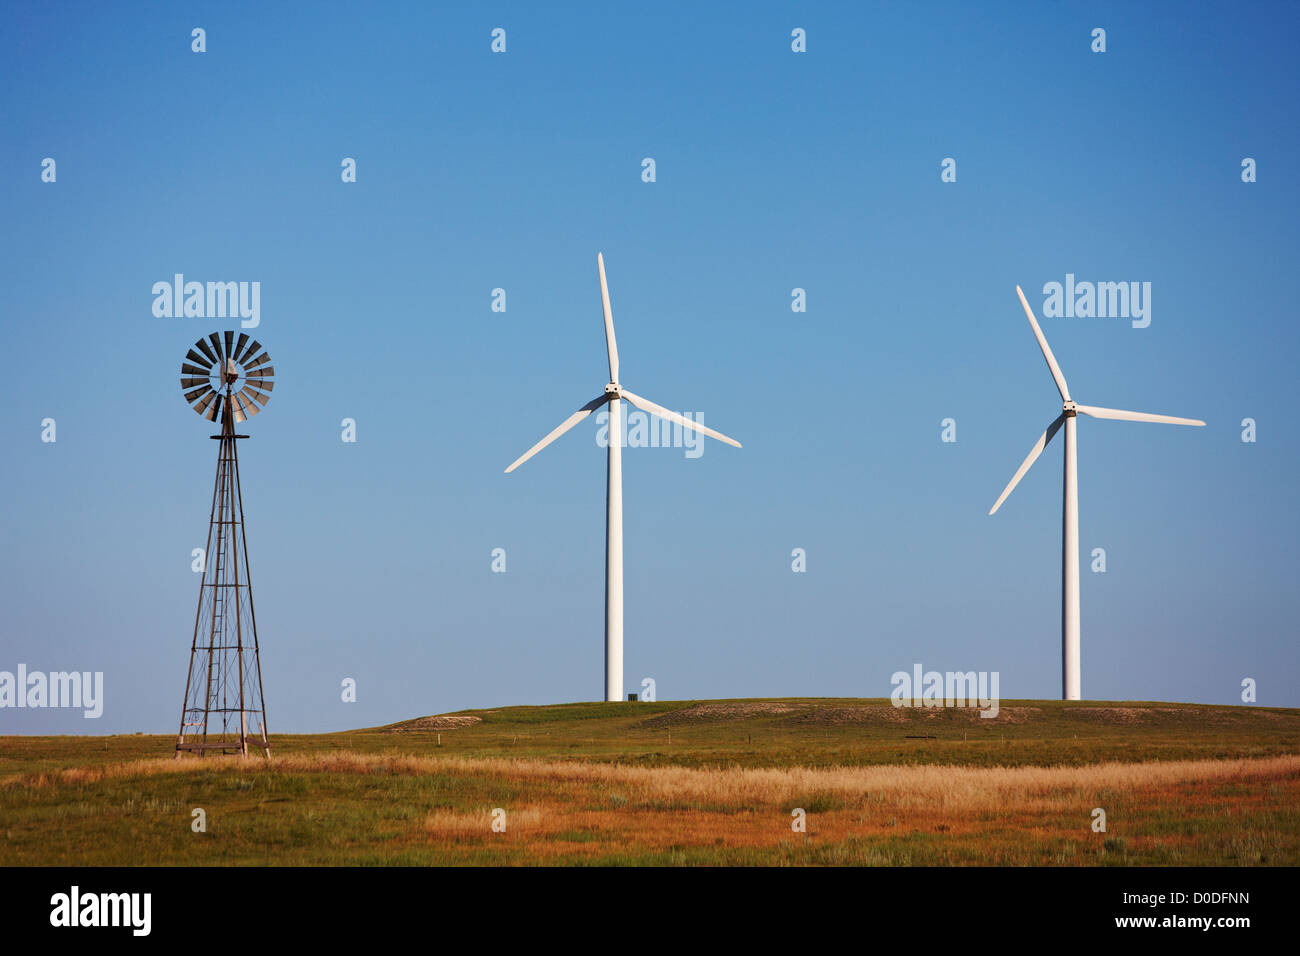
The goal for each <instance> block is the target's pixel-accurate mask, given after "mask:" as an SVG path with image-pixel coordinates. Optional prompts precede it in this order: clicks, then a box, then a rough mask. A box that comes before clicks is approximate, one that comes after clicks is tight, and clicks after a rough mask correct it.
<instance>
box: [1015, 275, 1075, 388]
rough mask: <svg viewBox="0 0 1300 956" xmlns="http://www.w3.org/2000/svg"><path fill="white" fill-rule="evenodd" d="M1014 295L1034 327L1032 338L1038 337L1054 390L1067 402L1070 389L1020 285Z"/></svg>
mask: <svg viewBox="0 0 1300 956" xmlns="http://www.w3.org/2000/svg"><path fill="white" fill-rule="evenodd" d="M1016 295H1018V296H1020V304H1021V305H1023V306H1024V307H1025V315H1026V316H1028V317H1029V324H1030V325H1031V326H1032V327H1033V329H1034V338H1036V339H1038V347H1039V348H1040V349H1042V350H1043V358H1045V359H1047V368H1048V370H1049V371H1050V372H1051V373H1052V378H1053V379H1054V380H1055V382H1056V390H1057V391H1058V392H1060V393H1061V400H1062V401H1066V402H1068V401H1069V400H1070V389H1069V388H1068V387H1067V386H1066V384H1065V376H1064V375H1062V374H1061V366H1059V365H1057V364H1056V356H1055V355H1053V354H1052V347H1051V346H1050V345H1048V344H1047V337H1046V336H1044V335H1043V330H1042V329H1040V328H1039V327H1038V320H1037V319H1035V318H1034V310H1033V309H1031V308H1030V307H1029V303H1028V302H1027V301H1026V300H1025V294H1024V293H1023V292H1021V291H1020V286H1016Z"/></svg>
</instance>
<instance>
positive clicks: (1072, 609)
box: [989, 286, 1205, 700]
mask: <svg viewBox="0 0 1300 956" xmlns="http://www.w3.org/2000/svg"><path fill="white" fill-rule="evenodd" d="M1016 295H1018V296H1020V304H1021V305H1023V306H1024V307H1025V315H1026V316H1028V318H1029V325H1030V327H1031V328H1032V329H1033V330H1034V338H1036V339H1038V347H1039V348H1040V349H1042V350H1043V358H1045V359H1046V360H1047V367H1048V369H1049V370H1051V373H1052V378H1053V379H1054V380H1055V382H1056V390H1057V391H1058V392H1060V393H1061V401H1062V402H1063V403H1064V404H1063V405H1062V406H1061V414H1060V415H1058V416H1057V417H1056V420H1055V421H1053V422H1052V423H1051V424H1050V425H1048V426H1047V431H1045V432H1043V434H1042V435H1040V436H1039V438H1038V441H1037V442H1035V443H1034V447H1033V448H1031V449H1030V450H1029V454H1028V455H1027V456H1026V457H1025V460H1024V461H1023V462H1021V463H1020V467H1019V468H1017V469H1016V473H1015V474H1014V475H1012V476H1011V481H1009V482H1008V483H1007V486H1006V487H1005V488H1004V489H1002V494H1001V495H999V496H998V500H997V501H995V502H994V503H993V507H992V508H990V509H989V514H993V513H994V512H996V511H997V510H998V509H999V508H1001V507H1002V502H1004V501H1006V500H1007V496H1008V495H1009V494H1011V492H1012V489H1014V488H1015V487H1016V485H1017V484H1019V483H1020V479H1021V478H1023V477H1024V476H1025V472H1027V471H1028V470H1029V466H1030V465H1032V464H1033V463H1034V462H1035V461H1037V460H1038V456H1039V455H1041V454H1042V453H1043V449H1044V448H1046V447H1047V445H1048V443H1049V442H1050V441H1051V440H1052V438H1053V437H1054V436H1055V435H1056V433H1057V432H1058V431H1060V430H1061V426H1062V425H1064V426H1065V497H1064V502H1063V511H1064V517H1063V527H1062V535H1061V539H1062V541H1061V546H1062V555H1061V697H1062V699H1063V700H1078V699H1079V694H1080V686H1079V685H1080V681H1079V467H1078V466H1079V459H1078V452H1077V450H1076V448H1075V435H1074V432H1075V424H1074V422H1075V417H1076V416H1077V415H1078V413H1080V412H1082V413H1083V414H1085V415H1089V416H1091V417H1092V418H1111V419H1116V420H1118V421H1123V422H1163V423H1164V424H1166V425H1199V426H1203V425H1204V424H1205V422H1203V421H1201V420H1200V419H1198V418H1175V417H1173V416H1172V415H1151V414H1149V413H1147V412H1126V411H1121V410H1120V409H1117V408H1098V407H1097V406H1095V405H1080V404H1078V403H1077V402H1075V401H1073V400H1072V399H1071V398H1070V389H1069V388H1068V387H1066V384H1065V376H1064V375H1062V374H1061V367H1060V366H1059V365H1057V364H1056V356H1055V355H1053V354H1052V349H1051V346H1049V345H1048V344H1047V339H1046V338H1045V337H1044V336H1043V330H1042V329H1040V328H1039V327H1038V321H1037V320H1036V319H1035V318H1034V310H1033V309H1031V308H1030V307H1029V303H1028V302H1026V301H1025V294H1024V293H1023V292H1021V291H1020V286H1016Z"/></svg>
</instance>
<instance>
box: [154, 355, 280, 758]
mask: <svg viewBox="0 0 1300 956" xmlns="http://www.w3.org/2000/svg"><path fill="white" fill-rule="evenodd" d="M223 338H224V340H223ZM185 358H186V361H185V362H184V363H183V364H182V365H181V376H182V378H181V388H182V389H183V390H184V392H185V401H186V402H188V403H189V404H190V405H191V406H193V408H194V410H195V411H196V412H198V413H199V414H200V415H201V416H203V418H204V419H206V420H207V421H210V422H217V421H219V422H220V423H221V432H220V434H217V435H212V436H210V437H211V438H213V439H215V440H216V441H217V443H218V444H217V479H216V483H215V484H214V485H213V488H212V510H211V512H210V514H209V517H208V543H207V547H206V548H205V549H204V563H203V580H202V581H201V582H200V584H199V605H198V610H196V611H195V612H194V639H193V641H192V642H191V644H190V670H189V676H188V678H187V679H186V682H185V700H184V703H183V704H182V707H181V727H180V732H179V733H178V734H177V736H176V756H177V757H180V755H181V752H182V751H190V752H193V753H196V754H198V755H199V756H200V757H202V756H203V755H204V754H205V753H207V752H208V751H210V750H212V751H220V752H221V753H237V754H239V755H240V756H241V757H246V756H248V748H249V746H250V744H251V745H252V746H254V747H260V748H261V749H262V750H263V751H264V752H265V754H266V756H267V757H268V758H269V757H270V756H271V744H270V742H269V741H268V739H267V736H266V703H265V701H264V700H263V698H262V663H261V658H260V656H259V652H258V643H257V615H256V614H255V613H254V611H253V588H252V582H251V580H250V578H249V569H248V539H247V538H246V537H245V536H244V495H243V492H242V491H241V489H240V484H239V453H238V449H237V447H236V442H237V440H238V439H241V438H247V437H248V436H247V435H237V434H235V425H236V424H240V423H243V422H245V421H247V420H248V419H249V418H252V417H253V416H254V415H256V414H257V413H258V412H259V411H261V410H262V407H263V406H265V405H266V403H267V402H268V401H270V399H271V396H270V394H269V393H270V391H271V390H272V389H273V388H275V383H274V381H272V377H273V376H274V375H275V368H274V367H273V366H271V365H270V364H268V363H269V362H270V361H271V356H270V355H268V354H267V353H266V352H263V351H262V346H261V344H260V343H258V342H256V341H254V342H252V343H249V341H248V336H247V335H246V334H244V333H242V332H241V333H240V335H239V340H238V341H237V342H236V341H235V333H234V332H226V333H225V334H224V337H223V336H222V335H221V334H218V333H217V332H213V333H212V334H211V335H209V336H208V337H207V339H206V340H205V339H199V340H198V341H197V342H196V343H194V348H192V349H190V350H189V352H188V353H187V354H186V356H185ZM250 721H255V722H256V727H250Z"/></svg>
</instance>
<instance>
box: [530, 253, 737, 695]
mask: <svg viewBox="0 0 1300 956" xmlns="http://www.w3.org/2000/svg"><path fill="white" fill-rule="evenodd" d="M596 271H597V272H598V273H599V274H600V301H601V306H602V308H603V310H604V313H605V348H606V351H607V352H608V355H609V384H607V385H606V386H605V390H604V392H602V393H601V394H600V395H597V396H596V397H595V398H593V399H592V400H591V401H589V402H588V403H587V404H586V405H583V406H582V407H581V408H580V409H578V410H577V411H576V412H574V413H573V414H572V415H570V416H569V417H568V418H566V419H565V420H564V421H563V422H562V423H560V425H559V426H558V427H557V428H556V429H555V430H554V431H552V432H551V433H550V434H549V435H547V436H546V437H545V438H543V439H542V440H541V441H539V442H538V443H537V444H536V445H534V446H533V447H532V448H530V449H528V451H526V452H524V453H523V454H522V455H520V456H519V457H518V458H517V459H515V462H514V464H512V465H511V466H510V467H509V468H507V469H506V474H509V473H510V472H512V471H514V470H515V469H516V468H518V467H519V466H520V465H522V464H523V463H524V462H526V461H527V460H528V459H529V458H532V457H533V456H534V455H536V454H537V453H538V452H539V451H541V450H542V449H543V448H545V447H546V446H547V445H549V444H550V443H551V442H553V441H555V439H557V438H559V437H560V436H561V435H563V434H564V433H565V432H567V431H568V430H569V429H570V428H572V427H573V426H574V425H576V424H578V422H580V421H582V420H583V419H584V418H586V417H587V416H588V415H590V414H591V413H592V412H594V411H595V410H596V409H598V408H600V407H601V406H602V405H609V441H608V458H607V465H606V481H605V700H607V701H613V700H622V699H623V450H622V444H623V418H622V411H621V405H622V401H621V400H622V399H627V400H628V401H629V402H631V403H632V404H633V405H635V406H636V407H637V408H639V409H641V410H642V411H646V412H649V413H650V414H652V415H658V416H659V417H660V418H665V419H667V420H668V421H670V422H675V423H676V424H678V425H681V426H682V427H683V428H689V429H691V430H692V431H697V432H700V433H702V434H704V435H709V436H711V437H713V438H716V439H718V440H719V441H724V442H726V443H727V444H728V445H734V446H735V447H737V448H739V447H740V442H738V441H736V440H735V439H734V438H728V437H727V436H726V435H724V434H722V433H721V432H716V431H714V430H713V429H712V428H705V427H704V426H703V425H701V424H700V423H699V422H693V421H691V420H690V419H689V418H686V417H684V416H682V415H679V414H677V413H676V412H673V411H669V410H668V409H666V408H664V407H663V406H662V405H656V404H655V403H654V402H652V401H650V400H649V399H646V398H642V397H641V396H640V395H635V394H633V393H632V392H629V391H628V390H627V389H625V388H624V387H623V386H622V385H621V384H620V383H619V380H618V344H617V343H616V342H615V340H614V315H613V312H612V311H611V309H610V306H609V286H608V284H607V283H606V282H605V257H604V256H603V255H601V254H600V253H597V254H596Z"/></svg>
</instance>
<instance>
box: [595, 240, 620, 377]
mask: <svg viewBox="0 0 1300 956" xmlns="http://www.w3.org/2000/svg"><path fill="white" fill-rule="evenodd" d="M596 270H597V271H598V272H599V273H600V305H601V308H602V309H604V311H605V350H606V351H607V352H608V353H609V380H610V381H611V382H617V381H618V341H617V340H616V339H615V338H614V313H613V312H612V311H610V308H609V283H607V282H606V281H605V256H604V254H603V253H599V252H598V253H596Z"/></svg>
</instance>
